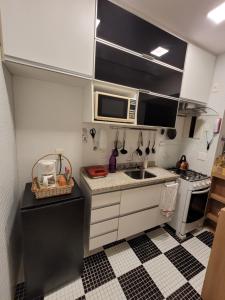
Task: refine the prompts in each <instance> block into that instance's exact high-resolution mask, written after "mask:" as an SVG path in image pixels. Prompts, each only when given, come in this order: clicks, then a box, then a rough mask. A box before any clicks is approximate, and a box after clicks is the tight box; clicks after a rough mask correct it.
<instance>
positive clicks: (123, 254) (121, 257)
mask: <svg viewBox="0 0 225 300" xmlns="http://www.w3.org/2000/svg"><path fill="white" fill-rule="evenodd" d="M105 252H106V255H107V257H108V260H109V262H110V264H111V266H112V268H113V270H114V272H115V274H116V276H117V277H119V276H120V275H122V274H124V273H127V272H128V271H130V270H132V269H134V268H137V267H138V266H140V265H141V262H140V260H139V259H138V257H137V256H136V255H135V253H134V251H133V250H132V249H131V247H130V246H129V244H128V243H127V242H124V243H121V244H119V245H116V246H113V247H111V248H108V249H106V250H105Z"/></svg>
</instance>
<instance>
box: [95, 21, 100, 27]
mask: <svg viewBox="0 0 225 300" xmlns="http://www.w3.org/2000/svg"><path fill="white" fill-rule="evenodd" d="M99 24H100V20H99V19H97V20H96V28H98V25H99Z"/></svg>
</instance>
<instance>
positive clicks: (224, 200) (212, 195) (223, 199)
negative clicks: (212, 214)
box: [210, 193, 225, 204]
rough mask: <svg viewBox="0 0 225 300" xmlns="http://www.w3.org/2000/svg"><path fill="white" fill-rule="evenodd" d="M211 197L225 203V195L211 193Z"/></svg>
mask: <svg viewBox="0 0 225 300" xmlns="http://www.w3.org/2000/svg"><path fill="white" fill-rule="evenodd" d="M210 198H212V199H213V200H216V201H219V202H221V203H223V204H225V197H224V196H221V195H218V194H216V193H211V194H210Z"/></svg>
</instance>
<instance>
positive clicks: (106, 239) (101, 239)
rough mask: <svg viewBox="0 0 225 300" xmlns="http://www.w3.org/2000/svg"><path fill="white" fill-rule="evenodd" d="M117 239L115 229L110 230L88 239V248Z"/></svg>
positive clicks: (94, 247) (97, 246)
mask: <svg viewBox="0 0 225 300" xmlns="http://www.w3.org/2000/svg"><path fill="white" fill-rule="evenodd" d="M116 240H117V231H114V232H110V233H107V234H104V235H100V236H98V237H95V238H93V239H90V240H89V250H93V249H96V248H99V247H101V246H104V245H107V244H109V243H112V242H115V241H116Z"/></svg>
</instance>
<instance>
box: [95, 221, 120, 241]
mask: <svg viewBox="0 0 225 300" xmlns="http://www.w3.org/2000/svg"><path fill="white" fill-rule="evenodd" d="M118 221H119V220H118V218H116V219H112V220H108V221H105V222H101V223H96V224H93V225H91V226H90V238H92V237H95V236H98V235H102V234H104V233H107V232H110V231H113V230H117V229H118Z"/></svg>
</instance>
